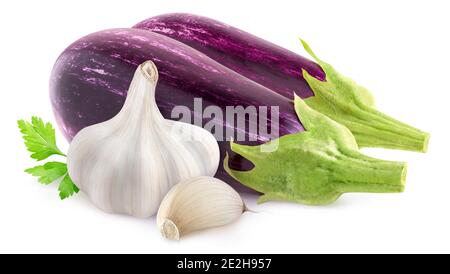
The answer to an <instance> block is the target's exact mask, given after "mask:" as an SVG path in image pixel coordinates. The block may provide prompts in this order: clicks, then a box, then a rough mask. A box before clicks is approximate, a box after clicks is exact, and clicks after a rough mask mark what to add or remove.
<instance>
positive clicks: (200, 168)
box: [67, 61, 220, 217]
mask: <svg viewBox="0 0 450 274" xmlns="http://www.w3.org/2000/svg"><path fill="white" fill-rule="evenodd" d="M157 81H158V71H157V68H156V66H155V64H154V63H153V62H151V61H147V62H145V63H143V64H141V65H140V66H139V67H138V68H137V70H136V72H135V74H134V77H133V79H132V81H131V84H130V88H129V90H128V95H127V97H126V100H125V103H124V105H123V107H122V109H121V110H120V112H119V113H118V114H117V115H116V116H114V117H113V118H112V119H110V120H108V121H105V122H102V123H99V124H95V125H92V126H89V127H86V128H84V129H83V130H81V131H80V132H79V133H78V134H77V135H76V136H75V137H74V139H73V140H72V143H71V144H70V148H69V152H68V154H67V166H68V172H69V175H70V177H71V178H72V180H73V181H74V183H75V184H76V185H77V186H78V187H79V188H80V189H81V190H82V191H83V192H84V193H86V194H87V195H88V196H89V198H90V200H91V201H92V202H93V203H94V204H95V205H96V206H97V207H99V208H100V209H102V210H104V211H106V212H111V213H122V214H128V215H133V216H136V217H149V216H152V215H154V214H155V213H156V212H157V210H158V207H159V205H160V202H161V200H162V199H163V197H164V195H165V194H166V193H167V191H169V189H170V188H171V187H172V186H174V185H175V184H176V183H178V182H180V181H182V180H185V179H188V178H192V177H196V176H201V175H208V176H213V175H214V174H215V173H216V170H217V167H218V165H219V159H220V154H219V147H218V144H217V141H216V140H215V138H214V136H213V135H212V134H211V133H209V132H208V131H207V130H204V129H202V128H201V127H197V126H194V125H191V124H186V123H182V122H176V121H171V120H166V119H164V117H163V116H162V114H161V113H160V111H159V109H158V106H157V105H156V102H155V88H156V83H157ZM174 128H175V129H176V130H174ZM180 129H181V130H183V132H182V134H181V133H180V134H178V135H177V133H178V132H180ZM186 133H189V134H190V136H189V138H186Z"/></svg>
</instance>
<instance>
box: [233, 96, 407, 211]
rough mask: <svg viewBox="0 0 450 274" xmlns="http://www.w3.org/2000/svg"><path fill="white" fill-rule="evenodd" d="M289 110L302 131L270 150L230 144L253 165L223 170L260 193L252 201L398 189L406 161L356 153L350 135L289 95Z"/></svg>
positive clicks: (323, 200)
mask: <svg viewBox="0 0 450 274" xmlns="http://www.w3.org/2000/svg"><path fill="white" fill-rule="evenodd" d="M294 104H295V111H296V113H297V116H298V117H299V119H300V121H301V122H302V124H303V126H304V127H305V129H306V131H304V132H298V133H295V134H290V135H285V136H282V137H280V138H279V139H277V140H273V141H271V142H278V148H277V149H276V150H274V151H272V152H267V150H264V149H262V147H261V146H265V145H267V144H270V142H269V143H266V144H262V145H258V146H246V145H240V144H236V143H234V142H231V143H230V144H231V150H232V151H234V152H236V153H238V154H240V155H242V156H243V157H245V158H247V159H248V160H250V161H251V162H252V163H253V164H254V168H253V169H251V170H249V171H237V170H233V169H231V168H230V167H229V165H228V155H226V157H225V160H224V168H225V170H226V171H227V172H228V173H229V174H230V175H231V176H232V177H233V178H235V179H236V180H238V181H239V182H241V183H242V184H244V185H246V186H248V187H251V188H253V189H255V190H257V191H259V192H261V193H263V195H262V196H261V197H260V198H259V200H258V202H259V203H262V202H265V201H268V200H284V201H292V202H298V203H302V204H309V205H323V204H328V203H331V202H333V201H335V200H336V199H337V198H339V196H341V195H342V194H343V193H346V192H372V193H388V192H402V191H403V189H404V185H405V177H406V164H405V163H401V162H391V161H384V160H378V159H374V158H371V157H368V156H365V155H363V154H361V153H360V152H359V151H358V145H357V144H356V141H355V138H354V137H353V135H352V133H351V132H350V131H349V130H348V129H347V128H346V127H345V126H343V125H341V124H339V123H337V122H335V121H334V120H332V119H330V118H329V117H327V116H326V115H323V114H321V113H319V112H317V111H315V110H314V109H312V108H310V107H309V106H308V105H307V104H306V103H305V102H304V101H303V100H302V99H300V97H298V96H295V98H294Z"/></svg>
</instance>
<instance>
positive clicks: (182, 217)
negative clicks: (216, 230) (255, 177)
mask: <svg viewBox="0 0 450 274" xmlns="http://www.w3.org/2000/svg"><path fill="white" fill-rule="evenodd" d="M245 211H246V207H245V204H244V201H243V200H242V198H241V196H239V194H238V193H237V192H236V191H235V190H234V189H233V188H232V187H231V186H229V185H228V184H226V183H224V182H222V181H221V180H219V179H216V178H213V177H207V176H200V177H196V178H190V179H187V180H185V181H183V182H181V183H179V184H177V185H175V186H174V187H173V188H172V189H171V190H170V191H169V192H168V193H167V195H166V196H165V197H164V199H163V201H162V202H161V206H160V207H159V210H158V215H157V217H156V223H157V226H158V228H159V230H160V232H161V234H162V235H163V236H164V237H165V238H167V239H171V240H179V239H180V237H181V236H183V235H185V234H188V233H190V232H192V231H196V230H202V229H205V228H210V227H216V226H222V225H226V224H229V223H232V222H234V221H236V220H237V219H238V218H239V217H240V216H241V215H242V214H243V213H244V212H245Z"/></svg>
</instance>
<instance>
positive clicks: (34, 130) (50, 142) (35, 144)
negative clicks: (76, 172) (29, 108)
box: [17, 116, 65, 161]
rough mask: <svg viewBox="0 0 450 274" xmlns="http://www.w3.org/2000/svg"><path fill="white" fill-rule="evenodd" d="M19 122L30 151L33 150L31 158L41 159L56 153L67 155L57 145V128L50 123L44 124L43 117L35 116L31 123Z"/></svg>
mask: <svg viewBox="0 0 450 274" xmlns="http://www.w3.org/2000/svg"><path fill="white" fill-rule="evenodd" d="M17 124H18V126H19V129H20V132H21V133H22V134H23V139H24V140H25V145H26V147H27V149H28V151H30V152H32V154H31V158H33V159H36V160H38V161H40V160H44V159H46V158H48V157H49V156H51V155H54V154H57V155H62V156H65V154H64V153H62V152H61V151H60V150H59V148H58V147H57V146H56V141H55V129H54V128H53V127H52V125H51V124H50V123H46V124H44V122H43V121H42V119H41V118H38V117H35V116H33V117H32V118H31V123H30V122H26V121H24V120H19V121H17Z"/></svg>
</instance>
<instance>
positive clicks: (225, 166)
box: [50, 29, 406, 204]
mask: <svg viewBox="0 0 450 274" xmlns="http://www.w3.org/2000/svg"><path fill="white" fill-rule="evenodd" d="M147 60H151V61H153V62H154V63H155V64H156V66H157V67H158V71H159V80H158V84H157V88H156V103H157V105H158V107H159V109H160V111H161V113H162V114H163V116H164V117H165V118H168V119H174V120H179V117H178V116H177V115H175V116H176V117H173V116H174V115H172V114H173V110H174V109H175V107H180V106H183V107H185V108H184V109H187V110H188V111H189V114H190V116H191V117H193V119H191V120H189V121H187V122H190V123H195V120H196V119H199V120H200V122H201V125H202V126H205V127H206V124H209V125H210V126H211V125H213V127H212V126H211V128H210V130H211V129H212V128H214V130H218V129H220V128H222V129H223V131H222V132H223V133H222V134H221V135H220V134H219V135H217V134H215V136H216V138H218V139H219V147H220V150H221V159H222V160H223V162H222V164H221V165H220V169H219V170H218V172H217V174H216V177H218V178H221V179H222V180H225V181H226V182H228V183H231V184H232V185H234V186H235V187H236V186H238V187H239V188H240V189H242V185H240V184H236V181H235V179H236V180H238V181H239V182H241V183H242V184H244V185H245V186H247V187H250V188H251V189H254V190H257V191H259V192H262V193H263V194H264V195H263V196H262V198H261V200H260V201H266V200H270V199H283V200H289V201H295V202H300V203H307V204H325V203H330V202H332V201H334V200H335V199H337V198H338V197H339V196H340V195H341V194H342V193H344V192H350V191H352V192H353V191H358V192H361V191H365V192H401V191H403V188H404V181H405V172H406V165H405V164H404V163H396V162H389V161H382V160H377V159H373V158H369V157H367V156H364V155H363V154H361V153H359V151H358V150H357V149H358V147H357V144H356V141H355V139H354V137H353V135H352V134H351V133H350V131H349V130H348V129H347V128H345V127H344V126H342V125H340V124H338V123H336V122H335V121H333V120H331V119H329V118H328V117H327V116H325V115H323V114H321V113H319V112H317V111H315V110H313V109H311V108H310V107H309V106H307V105H306V104H305V103H304V102H303V100H301V99H300V98H299V97H296V98H295V99H296V100H295V105H294V102H293V101H292V100H290V99H288V98H286V97H283V96H281V95H279V94H277V93H275V92H273V91H271V90H270V89H268V88H266V87H264V86H262V85H260V84H258V83H256V82H254V81H252V80H250V79H248V78H246V77H244V76H242V75H240V74H238V73H236V72H235V71H233V70H230V69H228V68H227V67H225V66H223V65H221V64H219V63H218V62H216V61H214V60H212V59H211V58H209V57H207V56H206V55H204V54H203V53H201V52H199V51H197V50H194V49H192V48H191V47H189V46H187V45H184V44H182V43H180V42H178V41H176V40H173V39H171V38H168V37H166V36H163V35H160V34H157V33H153V32H149V31H145V30H139V29H112V30H105V31H100V32H97V33H94V34H91V35H88V36H86V37H83V38H81V39H79V40H78V41H76V42H75V43H73V44H72V45H70V46H69V47H68V48H67V49H66V50H65V51H64V52H63V53H62V54H61V55H60V57H59V58H58V60H57V61H56V64H55V66H54V68H53V71H52V76H51V82H50V96H51V102H52V106H53V110H54V113H55V116H56V121H57V123H58V125H59V127H60V128H61V129H62V131H63V133H64V135H65V137H66V138H67V139H68V140H71V139H72V138H73V137H74V135H75V134H77V132H78V131H80V130H81V129H82V128H84V127H87V126H89V125H92V124H96V123H99V122H103V121H105V120H108V119H110V118H112V117H113V116H115V115H116V114H117V113H118V112H119V111H120V109H121V108H122V106H123V104H124V100H125V97H126V95H127V90H128V87H129V85H130V82H131V79H132V77H133V73H134V71H135V70H136V68H137V66H138V65H139V64H141V63H143V62H144V61H147ZM197 99H201V100H202V106H201V107H200V108H199V107H198V105H196V104H195V102H196V100H197ZM210 106H211V107H215V108H216V109H217V108H218V109H219V110H220V111H223V112H224V113H226V114H228V112H227V110H228V109H229V107H233V108H234V107H237V106H240V107H242V108H245V109H247V108H248V107H250V108H251V107H255V109H256V108H257V109H258V110H259V111H258V112H257V113H256V115H257V118H258V119H257V120H252V119H251V117H250V116H251V115H250V114H251V112H250V114H249V115H244V118H245V121H244V123H239V122H237V123H234V121H235V120H234V119H231V120H229V119H228V116H222V117H220V116H214V117H211V116H209V115H206V114H205V112H206V109H207V107H210ZM294 106H295V107H294ZM274 107H275V108H274ZM277 109H278V112H277V111H276V110H277ZM204 110H205V112H204ZM215 113H216V114H217V113H218V112H215ZM178 114H180V113H178ZM299 117H300V119H301V121H304V122H305V123H304V125H305V126H306V127H307V131H306V132H305V128H304V127H303V124H302V123H301V122H300V120H299ZM241 118H242V116H241ZM252 122H253V123H256V124H257V126H258V127H259V126H260V125H265V126H266V127H267V131H264V134H261V132H260V131H259V130H258V131H254V130H251V128H252V127H251V123H252ZM195 124H196V123H195ZM227 129H229V130H231V132H232V133H233V134H232V136H229V135H228V134H227ZM277 131H278V132H277ZM266 132H270V134H266ZM242 133H243V135H244V136H243V137H244V138H243V140H239V137H238V136H239V134H242ZM279 136H281V137H280V138H277V137H279ZM230 137H234V140H236V141H238V142H231V146H230V142H229V140H230V139H231V138H230ZM241 137H242V136H241ZM124 145H127V144H124ZM244 157H245V158H244ZM76 183H77V182H75V184H76Z"/></svg>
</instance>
